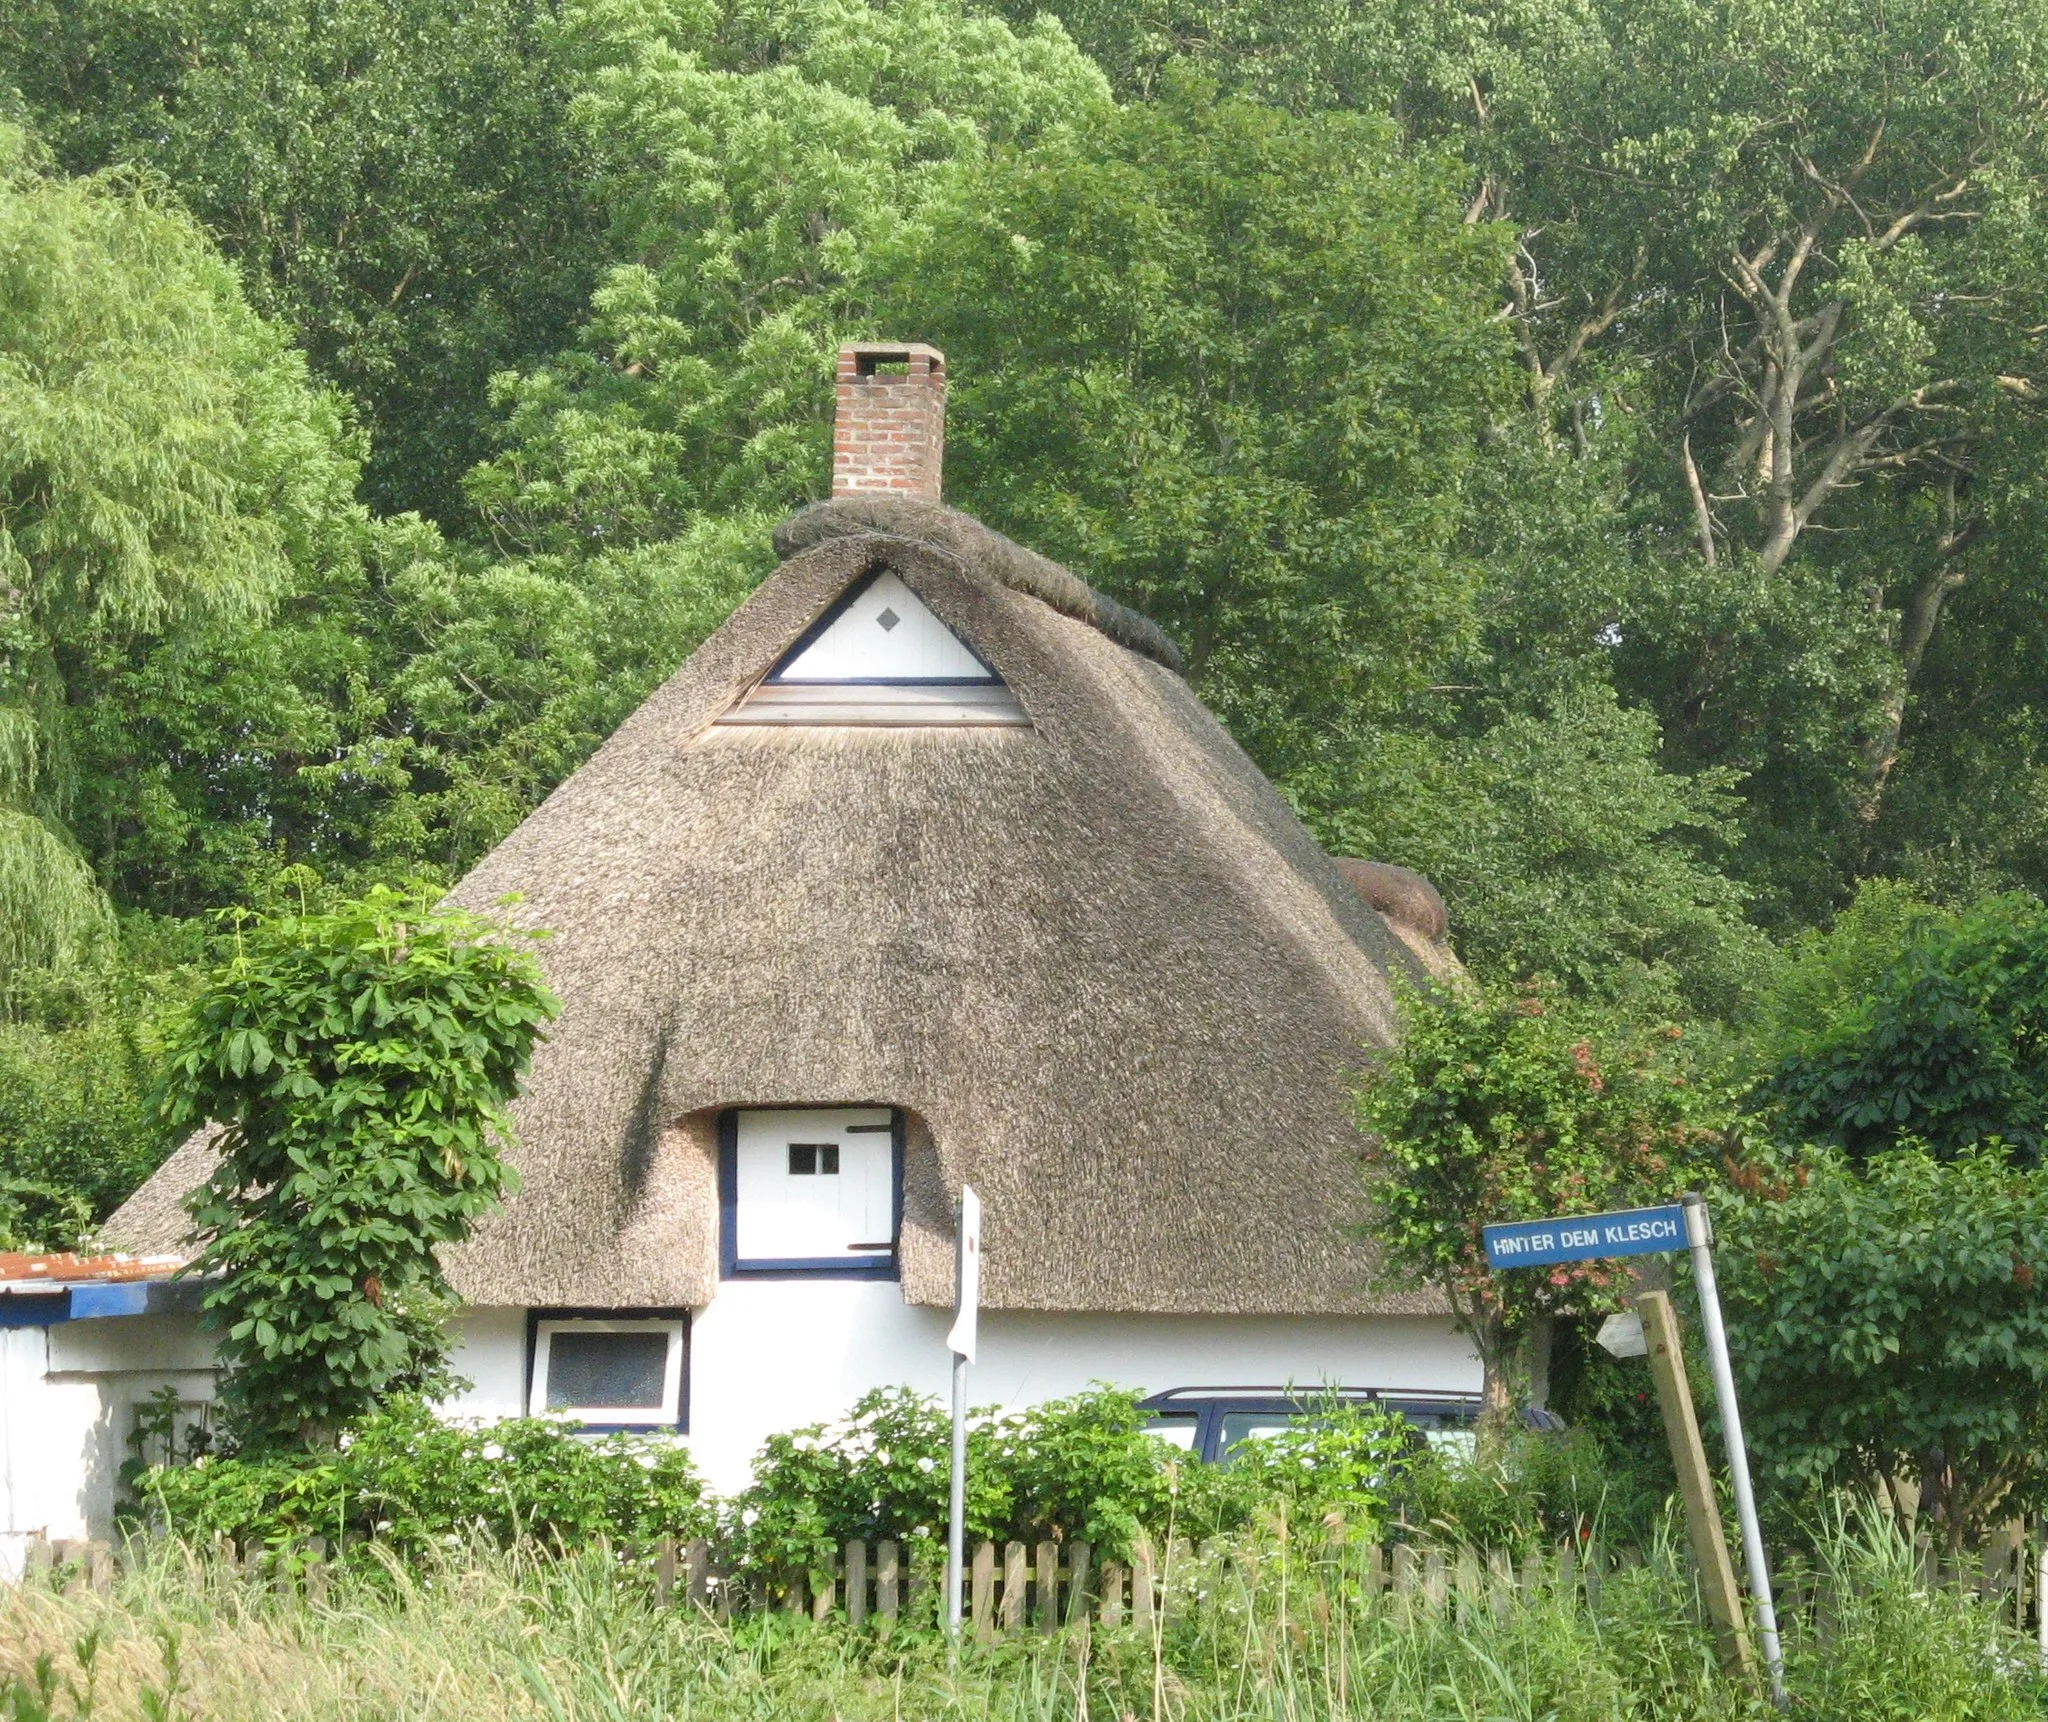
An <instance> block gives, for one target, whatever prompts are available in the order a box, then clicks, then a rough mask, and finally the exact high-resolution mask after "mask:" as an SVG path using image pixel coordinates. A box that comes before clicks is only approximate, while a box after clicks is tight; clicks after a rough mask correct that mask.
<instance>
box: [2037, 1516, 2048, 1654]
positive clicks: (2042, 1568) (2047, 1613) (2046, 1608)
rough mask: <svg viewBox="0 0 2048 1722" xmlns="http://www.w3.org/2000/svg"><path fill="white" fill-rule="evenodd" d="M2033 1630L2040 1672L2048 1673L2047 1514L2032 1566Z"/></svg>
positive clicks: (2043, 1519) (2043, 1520)
mask: <svg viewBox="0 0 2048 1722" xmlns="http://www.w3.org/2000/svg"><path fill="white" fill-rule="evenodd" d="M2034 1632H2035V1634H2036V1636H2037V1637H2038V1638H2039V1639H2040V1641H2041V1672H2042V1673H2043V1674H2048V1515H2044V1516H2043V1518H2042V1520H2041V1552H2040V1556H2039V1558H2038V1560H2037V1562H2036V1564H2035V1567H2034Z"/></svg>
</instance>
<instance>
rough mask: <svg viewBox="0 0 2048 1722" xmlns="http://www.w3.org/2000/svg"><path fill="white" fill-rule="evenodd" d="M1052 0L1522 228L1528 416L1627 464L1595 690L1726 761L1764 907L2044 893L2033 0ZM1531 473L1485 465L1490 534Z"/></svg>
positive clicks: (1609, 556)
mask: <svg viewBox="0 0 2048 1722" xmlns="http://www.w3.org/2000/svg"><path fill="white" fill-rule="evenodd" d="M1056 9H1057V10H1058V11H1059V13H1060V15H1061V17H1062V18H1063V19H1064V20H1065V21H1066V22H1067V23H1068V25H1069V27H1070V28H1071V29H1072V30H1073V31H1074V33H1075V36H1076V39H1077V40H1079V41H1080V42H1081V43H1082V44H1083V45H1084V46H1085V47H1087V48H1088V49H1089V50H1090V51H1091V52H1093V53H1095V54H1096V55H1097V57H1098V58H1099V59H1100V60H1101V62H1102V63H1103V65H1104V66H1105V68H1107V69H1108V70H1109V71H1110V72H1111V75H1112V77H1113V79H1114V80H1115V81H1116V84H1117V87H1118V88H1119V90H1120V91H1121V92H1124V93H1127V94H1143V93H1147V92H1150V91H1152V90H1155V89H1156V88H1157V87H1158V85H1159V83H1160V81H1161V80H1162V79H1163V78H1165V77H1167V76H1170V75H1171V68H1172V66H1173V65H1174V64H1175V63H1176V61H1177V60H1186V59H1191V60H1193V61H1195V62H1197V63H1199V64H1200V65H1201V66H1203V67H1204V68H1205V69H1206V70H1207V71H1208V72H1209V73H1210V74H1212V75H1214V76H1217V77H1219V78H1220V79H1222V80H1223V82H1224V83H1225V85H1226V87H1228V88H1231V89H1236V90H1240V91H1244V92H1247V93H1250V94H1254V95H1257V96H1259V97H1262V98H1264V99H1268V100H1273V101H1277V102H1280V103H1282V104H1284V105H1287V106H1289V107H1291V108H1294V109H1296V110H1304V111H1305V110H1314V109H1324V108H1335V109H1354V110H1362V111H1366V112H1373V113H1382V112H1386V113H1392V114H1394V115H1396V116H1397V117H1398V119H1399V121H1400V123H1401V125H1402V127H1403V129H1404V132H1405V133H1406V134H1407V135H1408V136H1409V137H1410V138H1413V139H1417V140H1420V141H1423V142H1425V143H1432V144H1441V143H1446V142H1448V143H1452V144H1454V145H1455V146H1456V147H1457V148H1458V149H1459V150H1460V152H1461V153H1462V155H1463V157H1464V159H1465V161H1466V162H1467V164H1468V178H1467V179H1466V181H1465V187H1464V191H1465V201H1466V205H1467V208H1468V209H1469V211H1470V212H1471V214H1472V215H1473V217H1474V218H1475V219H1480V220H1485V219H1488V218H1491V219H1494V220H1498V221H1503V222H1506V223H1507V224H1509V225H1510V226H1511V227H1512V228H1513V229H1514V230H1515V233H1516V238H1517V244H1516V247H1515V250H1514V254H1513V258H1512V261H1511V264H1510V266H1509V267H1508V268H1507V269H1506V270H1505V271H1504V272H1503V277H1502V281H1501V286H1502V289H1503V298H1504V300H1505V304H1506V311H1507V316H1508V321H1509V324H1510V326H1511V328H1512V330H1513V332H1514V335H1515V339H1516V345H1517V349H1518V355H1519V360H1520V369H1521V373H1522V377H1523V396H1524V402H1525V406H1526V408H1527V415H1528V417H1527V422H1528V425H1529V428H1530V431H1531V432H1532V434H1533V435H1534V437H1535V438H1536V439H1537V440H1538V441H1539V442H1543V443H1547V444H1549V445H1551V446H1553V447H1554V448H1556V449H1557V450H1558V451H1559V452H1560V453H1563V454H1565V455H1566V456H1567V457H1568V458H1569V460H1570V461H1571V462H1573V463H1575V464H1590V465H1591V466H1593V467H1595V468H1601V467H1605V468H1606V469H1608V470H1610V471H1612V472H1614V473H1616V474H1617V476H1618V478H1619V480H1620V483H1619V488H1618V489H1617V491H1616V493H1615V502H1616V506H1615V509H1614V511H1613V513H1612V515H1611V518H1610V521H1609V527H1608V535H1609V543H1608V546H1607V549H1606V551H1605V553H1604V554H1603V555H1602V556H1601V557H1599V558H1598V559H1597V561H1595V562H1594V563H1592V564H1590V565H1589V571H1590V572H1591V574H1592V576H1593V583H1594V584H1595V585H1597V586H1600V587H1604V588H1605V594H1604V595H1605V597H1606V599H1607V601H1608V602H1609V603H1610V604H1611V606H1612V608H1611V613H1610V615H1609V616H1608V617H1607V618H1606V619H1607V620H1608V621H1610V622H1612V623H1613V624H1614V634H1613V638H1614V649H1613V652H1612V674H1613V676H1614V679H1615V685H1616V686H1617V687H1618V688H1619V689H1620V690H1621V692H1622V694H1623V696H1624V698H1625V700H1626V701H1627V702H1628V703H1631V704H1639V705H1644V706H1647V707H1649V708H1650V709H1652V710H1654V711H1655V712H1656V713H1657V715H1658V717H1659V720H1660V723H1661V725H1662V729H1663V739H1664V746H1665V749H1666V753H1665V758H1666V762H1667V763H1668V764H1671V765H1674V766H1676V767H1678V768H1680V769H1681V770H1684V771H1687V772H1691V771H1693V770H1696V769H1699V768H1701V767H1721V768H1731V769H1734V770H1736V771H1739V772H1741V773H1742V774H1743V775H1744V778H1745V783H1744V793H1745V795H1746V797H1747V799H1748V802H1749V806H1750V813H1749V815H1748V816H1747V818H1746V819H1745V821H1744V827H1745V829H1744V842H1743V844H1742V847H1741V849H1740V851H1739V852H1738V856H1737V871H1738V873H1739V874H1740V875H1741V876H1742V877H1743V878H1744V879H1745V880H1746V881H1747V882H1749V883H1750V884H1751V885H1752V887H1753V888H1755V889H1756V891H1757V897H1756V903H1755V909H1756V912H1757V913H1759V914H1761V915H1762V916H1763V917H1764V918H1766V919H1767V920H1769V921H1771V922H1774V923H1776V924H1780V925H1790V926H1795V927H1796V926H1799V925H1809V924H1812V923H1813V922H1815V921H1816V920H1819V919H1821V918H1823V917H1824V916H1825V915H1826V913H1827V912H1828V911H1829V910H1830V909H1831V908H1832V907H1833V906H1834V905H1835V904H1836V903H1838V902H1839V901H1840V900H1841V899H1842V897H1843V896H1844V895H1845V894H1846V892H1847V888H1848V882H1849V881H1850V880H1851V879H1852V878H1854V877H1855V876H1857V875H1858V874H1861V873H1866V872H1869V871H1871V870H1873V869H1878V868H1881V869H1885V870H1897V871H1902V872H1907V873H1910V874H1912V875H1915V876H1918V877H1921V878H1924V879H1928V880H1930V881H1931V882H1934V883H1935V884H1937V885H1938V886H1939V888H1941V889H1943V890H1944V891H1947V892H1950V893H1960V894H1963V895H1970V894H1976V893H1981V892H1982V891H1984V890H1987V889H1996V888H2000V887H2002V886H2008V885H2011V884H2014V883H2024V884H2027V885H2029V886H2031V887H2032V888H2035V889H2041V888H2043V886H2044V884H2048V859H2044V857H2048V848H2044V846H2043V844H2042V842H2041V830H2040V824H2039V820H2038V817H2037V808H2038V804H2039V801H2040V798H2039V797H2038V796H2035V795H2031V794H2030V786H2034V785H2037V783H2038V781H2039V779H2040V775H2041V769H2042V767H2041V762H2042V760H2043V759H2044V758H2048V748H2044V741H2048V736H2044V733H2043V731H2042V727H2041V723H2040V720H2039V718H2038V715H2037V714H2038V712H2039V711H2040V710H2041V709H2042V700H2041V697H2040V696H2041V690H2040V689H2039V688H2037V687H2036V686H2035V685H2034V684H2035V682H2036V681H2037V679H2038V678H2037V677H2036V676H2035V673H2034V668H2033V666H2034V664H2035V663H2036V662H2038V661H2042V659H2043V654H2042V653H2041V652H2040V651H2039V650H2037V649H2036V646H2037V643H2038V642H2040V641H2042V640H2043V639H2044V638H2048V634H2044V631H2043V623H2044V620H2048V617H2044V615H2043V612H2042V607H2041V603H2040V593H2039V581H2038V568H2039V565H2040V551H2039V547H2040V545H2041V543H2042V542H2043V539H2042V530H2041V529H2042V525H2043V517H2042V515H2041V511H2040V507H2039V497H2040V487H2039V484H2038V478H2037V475H2038V473H2039V471H2040V466H2041V461H2040V437H2041V419H2040V410H2039V401H2040V381H2039V378H2038V377H2037V375H2036V373H2037V370H2038V357H2039V355H2038V343H2037V334H2036V331H2037V330H2038V327H2039V325H2040V322H2041V317H2040V314H2039V310H2038V306H2039V300H2040V292H2041V289H2040V282H2041V280H2042V278H2043V271H2042V269H2041V267H2040V262H2039V257H2038V250H2039V246H2040V243H2041V241H2040V232H2039V223H2038V222H2037V221H2035V220H2034V219H2033V218H2032V198H2033V188H2034V186H2036V185H2037V184H2038V183H2039V181H2040V177H2041V173H2042V170H2043V167H2044V157H2043V154H2042V150H2043V143H2042V138H2041V133H2040V130H2039V127H2038V125H2037V124H2036V123H2035V121H2036V116H2037V114H2038V112H2039V107H2040V102H2041V98H2042V90H2043V88H2044V62H2043V59H2042V43H2043V41H2044V40H2048V33H2044V30H2043V17H2042V15H2041V13H2040V9H2039V6H2038V4H2036V3H2035V0H2027V3H2025V4H2021V5H2018V6H2009V5H2005V4H2002V3H1999V0H1972V3H1968V4H1964V5H1962V6H1953V5H1945V4H1934V3H1933V0H1914V3H1912V4H1909V5H1907V6H1905V7H1903V8H1902V7H1899V6H1895V5H1889V4H1886V5H1882V6H1880V5H1876V4H1874V3H1872V0H1798V3H1796V4H1792V5H1780V6H1774V7H1766V8H1760V7H1755V6H1732V7H1731V6H1723V5H1716V4H1711V3H1708V0H1655V3H1654V4H1649V5H1644V4H1640V3H1638V0H1588V3H1586V4H1582V5H1575V6H1570V7H1558V6H1555V5H1551V4H1548V3H1547V0H1471V3H1469V4H1461V5H1452V6H1441V5H1427V6H1425V5H1417V4H1414V3H1412V0H1367V3H1364V4H1359V5H1353V6H1347V7H1342V8H1333V7H1330V6H1327V5H1323V4H1321V3H1319V0H1140V3H1139V4H1136V5H1128V6H1126V5H1107V4H1102V3H1101V0H1065V3H1063V4H1061V5H1060V6H1058V7H1057V8H1056ZM1018 10H1020V11H1021V10H1022V7H1021V6H1020V7H1019V8H1018ZM1531 500H1532V497H1531V493H1530V491H1529V489H1528V487H1527V486H1526V485H1522V484H1512V483H1511V484H1509V485H1505V486H1495V487H1491V488H1489V489H1488V490H1487V491H1485V492H1482V493H1481V497H1480V501H1479V505H1478V508H1477V511H1476V513H1477V517H1478V518H1477V522H1476V523H1477V525H1478V527H1479V529H1480V535H1481V537H1483V538H1485V539H1487V540H1489V541H1491V542H1493V543H1495V544H1499V543H1501V542H1503V541H1504V540H1508V539H1512V538H1514V537H1516V536H1518V535H1521V536H1526V535H1527V532H1528V529H1529V527H1530V525H1531V524H1535V525H1537V526H1538V527H1539V528H1540V526H1541V524H1542V523H1543V522H1544V520H1545V517H1546V516H1547V515H1548V514H1549V512H1550V510H1549V507H1548V506H1547V505H1545V506H1542V507H1539V508H1538V509H1537V510H1536V511H1535V514H1534V515H1533V517H1532V516H1531V515H1530V513H1529V504H1530V502H1531ZM1539 500H1540V499H1539ZM1617 551H1618V552H1619V553H1620V554H1618V555H1617ZM1495 567H1496V569H1497V572H1498V575H1499V576H1500V589H1501V590H1503V591H1504V592H1506V593H1507V594H1508V595H1509V596H1510V597H1512V595H1513V590H1514V586H1515V584H1516V583H1517V582H1519V580H1520V579H1521V578H1522V577H1523V574H1524V570H1523V569H1520V568H1512V567H1502V566H1500V565H1499V564H1495ZM1510 607H1512V606H1510ZM1530 650H1531V648H1530V647H1529V646H1528V645H1527V643H1523V644H1521V645H1518V646H1517V647H1516V649H1515V650H1514V651H1513V653H1512V656H1513V657H1514V658H1517V659H1520V658H1524V657H1526V656H1527V655H1529V653H1530ZM1535 655H1537V656H1541V655H1542V652H1541V649H1540V648H1537V649H1536V654H1535ZM1502 670H1503V672H1504V673H1507V674H1512V667H1511V666H1510V665H1505V664H1504V665H1503V666H1502ZM1445 679H1446V680H1457V681H1460V682H1469V681H1477V680H1480V679H1482V678H1479V677H1475V676H1472V675H1470V674H1459V675H1457V676H1456V677H1446V678H1445Z"/></svg>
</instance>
